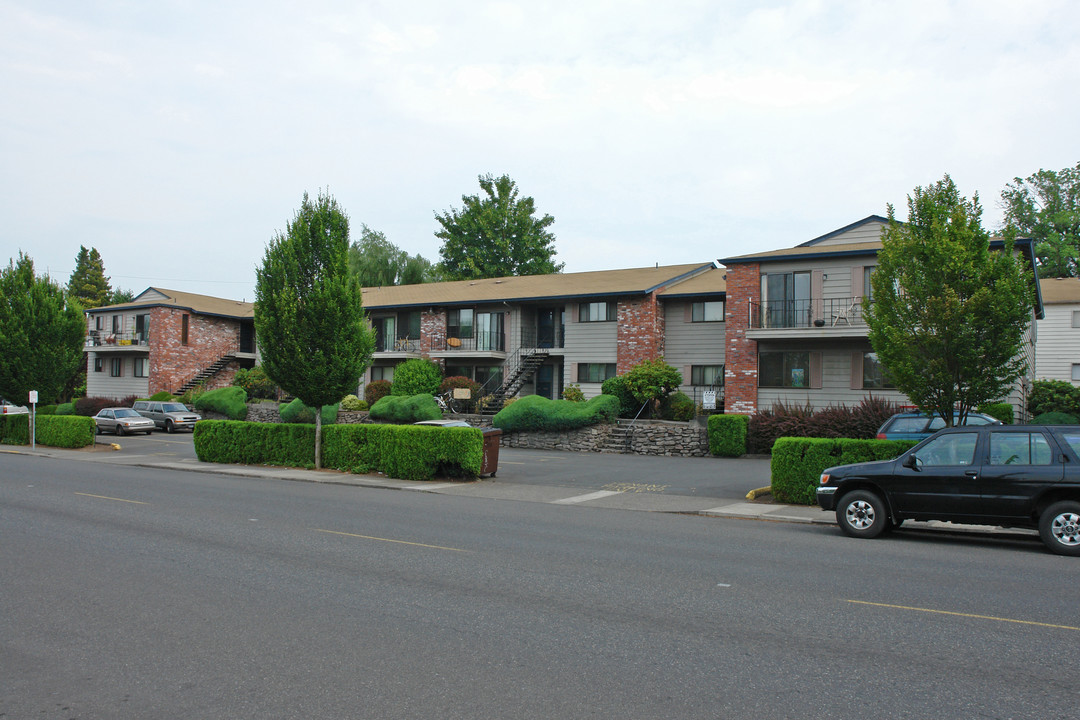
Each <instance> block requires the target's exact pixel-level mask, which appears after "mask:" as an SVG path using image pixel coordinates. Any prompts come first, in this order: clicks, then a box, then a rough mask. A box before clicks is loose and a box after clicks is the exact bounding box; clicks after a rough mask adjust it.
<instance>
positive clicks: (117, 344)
mask: <svg viewBox="0 0 1080 720" xmlns="http://www.w3.org/2000/svg"><path fill="white" fill-rule="evenodd" d="M149 345H150V336H149V334H147V333H136V332H126V333H123V332H121V333H113V332H107V331H105V330H91V331H90V332H89V333H87V335H86V344H85V347H86V348H93V349H94V350H95V351H96V352H102V351H105V352H108V351H111V350H118V351H120V350H139V349H142V350H147V349H149Z"/></svg>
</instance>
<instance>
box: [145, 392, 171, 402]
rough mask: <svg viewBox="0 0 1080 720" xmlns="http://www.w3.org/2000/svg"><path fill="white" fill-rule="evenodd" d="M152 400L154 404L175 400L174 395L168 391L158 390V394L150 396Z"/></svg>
mask: <svg viewBox="0 0 1080 720" xmlns="http://www.w3.org/2000/svg"><path fill="white" fill-rule="evenodd" d="M150 399H151V400H153V401H154V402H168V401H169V400H172V399H173V396H172V393H171V392H169V391H168V390H158V391H157V392H156V393H154V394H153V395H151V396H150Z"/></svg>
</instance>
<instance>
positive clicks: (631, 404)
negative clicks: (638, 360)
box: [600, 375, 642, 418]
mask: <svg viewBox="0 0 1080 720" xmlns="http://www.w3.org/2000/svg"><path fill="white" fill-rule="evenodd" d="M600 392H601V393H602V394H604V395H612V396H614V397H615V398H617V399H618V401H619V417H623V418H632V417H636V416H637V414H638V411H639V410H640V409H641V406H642V403H639V402H638V401H637V400H635V399H634V393H632V392H630V388H629V387H628V386H627V385H626V376H625V375H616V376H615V377H613V378H608V379H607V380H605V381H604V382H603V383H602V384H601V385H600Z"/></svg>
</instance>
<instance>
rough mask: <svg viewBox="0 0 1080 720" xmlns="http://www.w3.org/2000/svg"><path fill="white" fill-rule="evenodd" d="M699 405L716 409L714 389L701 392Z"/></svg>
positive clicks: (707, 408)
mask: <svg viewBox="0 0 1080 720" xmlns="http://www.w3.org/2000/svg"><path fill="white" fill-rule="evenodd" d="M701 407H702V408H703V409H705V410H715V409H716V391H715V390H706V391H704V392H703V393H701Z"/></svg>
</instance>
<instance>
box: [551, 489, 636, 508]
mask: <svg viewBox="0 0 1080 720" xmlns="http://www.w3.org/2000/svg"><path fill="white" fill-rule="evenodd" d="M621 494H622V493H620V492H618V491H615V490H597V491H596V492H592V493H589V494H587V495H575V496H574V497H568V498H563V499H562V500H552V501H551V504H552V505H573V504H574V503H583V502H588V501H589V500H599V499H600V498H606V497H608V496H609V495H621Z"/></svg>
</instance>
